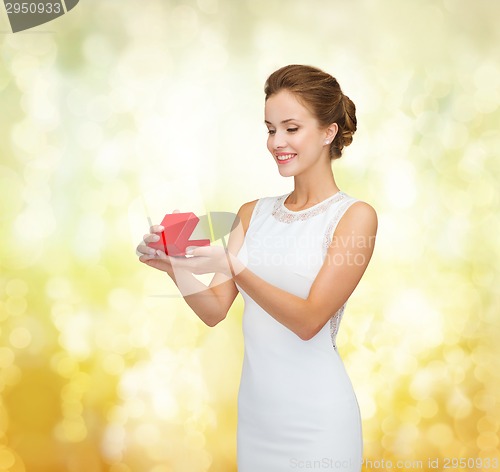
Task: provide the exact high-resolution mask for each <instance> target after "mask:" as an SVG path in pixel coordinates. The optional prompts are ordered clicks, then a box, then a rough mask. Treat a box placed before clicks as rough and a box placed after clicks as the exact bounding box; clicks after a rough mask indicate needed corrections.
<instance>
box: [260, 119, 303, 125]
mask: <svg viewBox="0 0 500 472" xmlns="http://www.w3.org/2000/svg"><path fill="white" fill-rule="evenodd" d="M289 121H297V122H299V123H300V120H297V119H295V118H288V119H287V120H283V121H282V122H281V124H285V123H288V122H289ZM264 123H266V124H268V125H272V123H271V122H270V121H267V120H264Z"/></svg>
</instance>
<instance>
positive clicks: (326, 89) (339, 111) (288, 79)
mask: <svg viewBox="0 0 500 472" xmlns="http://www.w3.org/2000/svg"><path fill="white" fill-rule="evenodd" d="M281 90H288V91H289V92H291V93H293V94H294V95H295V96H296V98H297V99H298V100H299V102H301V103H302V105H304V106H305V107H306V108H307V109H308V110H309V111H310V112H311V113H312V114H313V115H314V116H315V117H316V119H317V120H318V122H319V124H320V126H321V127H324V128H327V127H328V126H330V125H331V124H332V123H337V126H338V127H339V129H338V132H337V134H336V135H335V138H334V140H333V142H332V143H331V144H330V159H338V158H340V157H341V155H342V149H343V148H344V146H349V144H351V143H352V135H353V134H354V132H355V131H356V124H357V122H356V107H355V106H354V103H353V102H352V101H351V100H350V99H349V97H348V96H347V95H344V94H343V93H342V90H341V88H340V85H339V83H338V82H337V80H336V79H335V78H334V77H332V76H331V75H330V74H327V73H326V72H323V71H322V70H320V69H317V68H315V67H311V66H304V65H296V64H294V65H289V66H285V67H282V68H281V69H278V70H277V71H275V72H273V73H272V74H271V75H270V76H269V77H268V79H267V80H266V84H265V87H264V92H265V94H266V101H267V99H268V98H269V97H271V96H272V95H274V94H276V93H278V92H279V91H281Z"/></svg>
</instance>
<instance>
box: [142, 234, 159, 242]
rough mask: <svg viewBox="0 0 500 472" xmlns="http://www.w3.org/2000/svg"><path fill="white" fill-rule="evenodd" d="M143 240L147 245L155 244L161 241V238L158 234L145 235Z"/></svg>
mask: <svg viewBox="0 0 500 472" xmlns="http://www.w3.org/2000/svg"><path fill="white" fill-rule="evenodd" d="M143 240H144V242H145V243H153V242H155V241H159V240H160V236H159V235H158V234H145V235H144V238H143Z"/></svg>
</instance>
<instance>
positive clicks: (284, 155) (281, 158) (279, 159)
mask: <svg viewBox="0 0 500 472" xmlns="http://www.w3.org/2000/svg"><path fill="white" fill-rule="evenodd" d="M276 157H277V158H278V161H287V160H289V159H291V158H292V157H295V154H283V155H282V156H276Z"/></svg>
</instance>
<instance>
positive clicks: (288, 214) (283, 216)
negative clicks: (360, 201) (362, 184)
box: [272, 190, 347, 223]
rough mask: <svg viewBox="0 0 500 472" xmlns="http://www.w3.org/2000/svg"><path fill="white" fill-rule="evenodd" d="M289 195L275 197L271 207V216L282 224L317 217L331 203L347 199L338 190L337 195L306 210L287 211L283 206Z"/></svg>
mask: <svg viewBox="0 0 500 472" xmlns="http://www.w3.org/2000/svg"><path fill="white" fill-rule="evenodd" d="M291 193H292V192H289V193H287V194H285V195H281V196H279V197H277V198H276V202H275V204H274V207H273V211H272V214H273V216H274V217H275V218H276V219H277V220H278V221H281V222H283V223H292V222H293V221H299V220H307V219H309V218H312V217H313V216H316V215H319V214H320V213H324V212H325V211H326V210H327V209H328V208H329V207H330V205H332V204H333V203H335V202H338V201H340V200H343V199H344V198H346V197H347V195H346V194H345V193H344V192H342V191H341V190H339V191H338V192H337V193H335V194H333V195H331V196H330V197H328V198H327V199H325V200H323V201H322V202H319V203H316V205H313V206H312V207H309V208H306V209H305V210H298V211H293V210H289V209H288V208H287V207H286V206H285V200H286V199H287V197H288V196H289V195H290V194H291Z"/></svg>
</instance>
